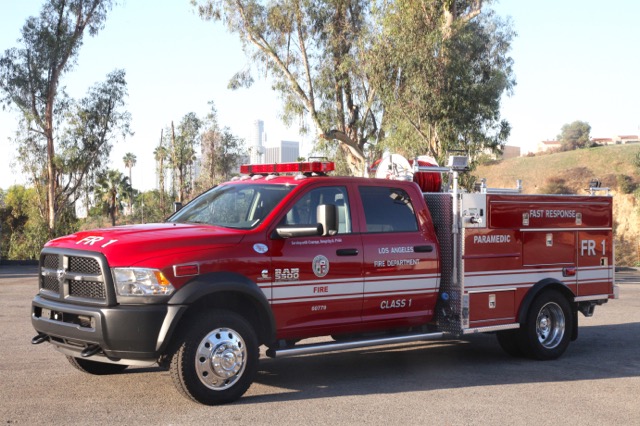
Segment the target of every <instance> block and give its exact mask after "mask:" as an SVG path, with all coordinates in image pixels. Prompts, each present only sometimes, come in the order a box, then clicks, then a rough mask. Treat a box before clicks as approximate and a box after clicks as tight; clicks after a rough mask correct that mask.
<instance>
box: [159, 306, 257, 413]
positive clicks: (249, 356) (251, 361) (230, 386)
mask: <svg viewBox="0 0 640 426" xmlns="http://www.w3.org/2000/svg"><path fill="white" fill-rule="evenodd" d="M258 358H259V352H258V340H257V337H256V333H255V331H254V330H253V328H252V327H251V325H250V324H249V322H247V320H245V319H244V318H243V317H241V316H240V315H238V314H236V313H234V312H230V311H217V312H211V313H207V314H203V315H201V316H199V317H196V319H195V321H194V322H192V323H191V324H190V327H189V329H188V331H187V334H186V335H185V336H184V339H183V340H182V342H180V343H179V346H178V349H177V350H176V352H175V354H174V355H173V357H172V359H171V367H170V372H171V378H172V379H173V382H174V384H175V385H176V387H177V388H178V390H179V391H180V392H181V393H182V394H183V395H184V396H186V397H187V398H189V399H192V400H194V401H197V402H200V403H202V404H206V405H218V404H225V403H228V402H232V401H235V400H237V399H238V398H240V397H241V396H242V395H243V394H244V393H245V392H246V391H247V389H248V388H249V386H250V385H251V383H252V382H253V379H254V378H255V376H256V374H257V371H258Z"/></svg>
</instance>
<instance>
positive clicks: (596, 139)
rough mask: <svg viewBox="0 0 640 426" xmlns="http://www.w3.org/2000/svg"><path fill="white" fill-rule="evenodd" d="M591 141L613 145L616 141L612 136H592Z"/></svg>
mask: <svg viewBox="0 0 640 426" xmlns="http://www.w3.org/2000/svg"><path fill="white" fill-rule="evenodd" d="M591 142H594V143H597V144H598V145H613V144H615V142H614V141H613V139H611V138H591Z"/></svg>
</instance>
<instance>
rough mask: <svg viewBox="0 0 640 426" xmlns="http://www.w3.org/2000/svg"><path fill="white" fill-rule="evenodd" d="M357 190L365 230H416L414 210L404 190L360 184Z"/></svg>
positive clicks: (416, 223)
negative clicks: (364, 221) (360, 200)
mask: <svg viewBox="0 0 640 426" xmlns="http://www.w3.org/2000/svg"><path fill="white" fill-rule="evenodd" d="M359 190H360V197H361V198H362V206H363V208H364V214H365V219H366V224H367V232H413V231H417V230H418V222H417V220H416V215H415V211H414V208H413V205H412V204H411V198H410V197H409V194H407V193H406V191H404V190H403V189H400V188H389V187H384V186H362V187H360V188H359Z"/></svg>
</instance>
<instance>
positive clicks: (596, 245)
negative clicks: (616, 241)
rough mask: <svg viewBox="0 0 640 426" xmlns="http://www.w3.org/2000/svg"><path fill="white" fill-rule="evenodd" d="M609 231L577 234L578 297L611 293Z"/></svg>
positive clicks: (610, 242)
mask: <svg viewBox="0 0 640 426" xmlns="http://www.w3.org/2000/svg"><path fill="white" fill-rule="evenodd" d="M612 244H613V242H612V241H611V231H607V230H605V231H580V232H579V233H578V293H577V295H578V296H591V295H605V294H612V293H613V262H612V257H613V245H612Z"/></svg>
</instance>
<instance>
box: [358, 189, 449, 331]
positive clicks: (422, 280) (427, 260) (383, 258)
mask: <svg viewBox="0 0 640 426" xmlns="http://www.w3.org/2000/svg"><path fill="white" fill-rule="evenodd" d="M392 185H393V184H392V183H387V184H385V185H384V186H383V185H380V184H379V185H375V186H374V185H372V186H361V187H359V188H358V192H359V195H360V199H361V202H362V210H363V213H362V215H363V216H364V217H363V218H362V221H361V222H362V227H361V231H362V240H363V247H364V272H365V281H364V301H363V321H364V322H365V323H368V325H370V326H371V327H375V328H378V327H379V326H378V325H376V324H375V323H376V322H380V321H382V322H384V327H385V328H388V327H395V326H398V327H401V326H411V325H417V324H424V323H426V322H428V321H430V320H431V318H432V316H433V314H434V312H433V307H434V306H435V300H436V298H437V291H438V284H439V275H438V250H437V242H436V238H435V235H434V234H433V232H430V231H429V232H427V230H426V227H425V224H423V225H422V229H421V226H420V224H419V223H418V220H417V216H418V212H417V209H418V208H421V207H422V206H419V205H414V203H413V202H412V200H411V196H410V195H409V194H408V193H407V192H406V191H405V190H404V189H402V188H397V187H394V186H392ZM416 196H421V194H416ZM431 226H432V225H431V224H428V227H429V229H432V228H431Z"/></svg>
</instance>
